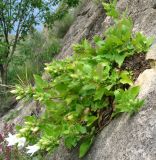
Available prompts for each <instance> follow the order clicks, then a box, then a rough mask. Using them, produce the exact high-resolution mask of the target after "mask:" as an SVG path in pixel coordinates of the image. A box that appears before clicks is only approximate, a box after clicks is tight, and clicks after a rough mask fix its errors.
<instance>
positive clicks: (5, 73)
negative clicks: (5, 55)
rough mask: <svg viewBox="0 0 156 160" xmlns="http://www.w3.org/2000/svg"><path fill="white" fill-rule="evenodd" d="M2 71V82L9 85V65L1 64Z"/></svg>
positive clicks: (0, 69)
mask: <svg viewBox="0 0 156 160" xmlns="http://www.w3.org/2000/svg"><path fill="white" fill-rule="evenodd" d="M0 72H1V80H2V84H4V85H7V75H8V74H7V73H8V67H7V66H6V65H2V64H1V65H0Z"/></svg>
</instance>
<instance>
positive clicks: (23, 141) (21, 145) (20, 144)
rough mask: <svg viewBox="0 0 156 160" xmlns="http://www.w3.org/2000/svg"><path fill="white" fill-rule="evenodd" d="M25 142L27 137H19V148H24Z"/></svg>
mask: <svg viewBox="0 0 156 160" xmlns="http://www.w3.org/2000/svg"><path fill="white" fill-rule="evenodd" d="M25 142H26V138H25V137H21V138H18V147H19V148H23V147H24V145H25Z"/></svg>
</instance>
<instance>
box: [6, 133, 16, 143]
mask: <svg viewBox="0 0 156 160" xmlns="http://www.w3.org/2000/svg"><path fill="white" fill-rule="evenodd" d="M5 140H6V141H7V142H8V146H13V145H15V144H17V143H18V137H17V135H16V134H15V135H12V134H11V133H9V137H8V138H5Z"/></svg>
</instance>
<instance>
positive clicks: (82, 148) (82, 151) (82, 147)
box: [79, 137, 93, 158]
mask: <svg viewBox="0 0 156 160" xmlns="http://www.w3.org/2000/svg"><path fill="white" fill-rule="evenodd" d="M92 143H93V137H89V138H86V139H85V140H83V143H82V144H81V145H80V150H79V158H82V157H84V156H85V154H86V153H87V152H88V150H89V149H90V146H91V145H92Z"/></svg>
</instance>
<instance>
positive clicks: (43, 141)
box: [10, 1, 152, 158]
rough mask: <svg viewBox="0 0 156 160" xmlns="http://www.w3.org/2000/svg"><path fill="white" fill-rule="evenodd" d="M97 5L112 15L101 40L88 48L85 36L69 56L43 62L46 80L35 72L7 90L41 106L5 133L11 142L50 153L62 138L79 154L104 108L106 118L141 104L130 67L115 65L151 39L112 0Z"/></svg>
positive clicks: (100, 120) (83, 151)
mask: <svg viewBox="0 0 156 160" xmlns="http://www.w3.org/2000/svg"><path fill="white" fill-rule="evenodd" d="M103 5H104V8H105V10H106V12H107V15H108V16H111V17H112V18H113V20H114V25H113V26H111V27H110V28H108V29H107V30H106V31H105V33H104V35H105V39H104V40H103V39H101V38H100V37H98V36H95V37H94V43H95V44H94V45H93V46H94V47H93V46H92V45H91V44H90V43H89V42H88V41H87V40H84V41H83V42H82V43H81V44H77V45H74V51H75V54H74V56H73V57H69V58H66V59H64V60H53V61H52V62H51V63H50V64H47V66H46V67H45V72H46V74H47V75H48V77H50V78H49V79H48V80H43V79H42V78H41V76H38V75H35V76H34V78H35V85H34V86H32V85H27V86H25V85H24V84H22V85H17V86H16V88H15V89H14V90H12V93H14V94H16V95H17V99H22V98H24V99H27V100H28V99H29V100H30V99H33V100H35V101H38V102H40V103H41V104H42V105H43V106H44V107H45V112H44V113H42V114H41V116H39V117H36V116H29V117H26V118H25V123H24V125H23V126H18V127H17V130H18V134H17V135H14V136H11V135H10V139H11V137H16V138H15V139H16V141H15V142H14V144H18V145H20V144H21V141H20V140H21V139H24V140H26V143H25V145H29V146H28V147H26V148H27V149H28V153H31V155H34V154H36V152H37V154H36V155H38V156H39V155H40V156H43V155H45V154H46V153H50V152H53V151H55V149H56V148H57V147H58V146H59V144H60V143H61V142H62V141H63V142H64V144H65V146H66V147H67V148H69V149H72V148H73V147H75V146H77V145H78V144H79V145H80V152H79V157H80V158H81V157H83V156H84V155H85V154H86V153H87V151H88V149H89V148H90V146H91V144H92V142H93V140H94V136H95V135H96V134H97V132H98V131H99V130H100V129H101V128H102V127H103V124H105V123H107V122H103V120H104V117H103V115H104V113H105V112H108V115H107V116H108V119H107V120H108V121H110V120H111V119H112V118H114V117H115V116H117V115H119V114H121V113H123V112H126V113H130V114H132V113H134V112H136V111H138V110H139V108H140V107H141V106H142V104H143V101H142V100H139V99H137V95H138V92H139V86H134V84H133V81H132V72H128V71H127V70H122V69H121V67H122V65H123V63H124V60H125V58H127V57H130V56H132V55H134V54H138V53H145V52H146V51H147V50H148V48H149V47H150V45H151V43H152V40H151V39H147V38H146V37H145V36H144V35H142V34H141V33H136V34H133V33H132V29H133V23H132V20H131V19H130V18H129V17H127V16H126V15H125V14H122V15H121V14H120V13H119V12H118V11H117V10H116V1H113V3H110V4H107V3H103Z"/></svg>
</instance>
